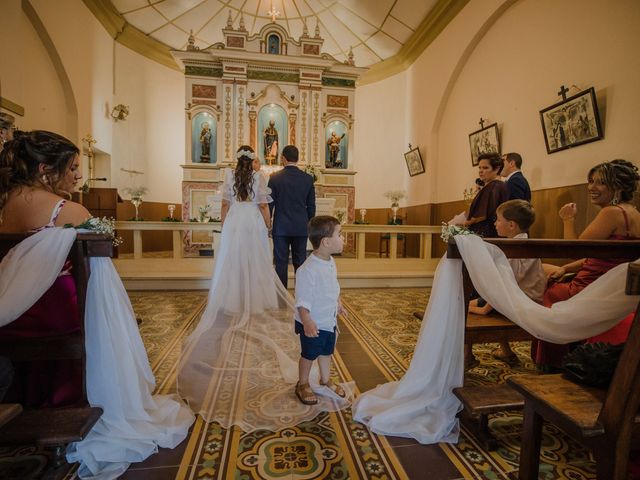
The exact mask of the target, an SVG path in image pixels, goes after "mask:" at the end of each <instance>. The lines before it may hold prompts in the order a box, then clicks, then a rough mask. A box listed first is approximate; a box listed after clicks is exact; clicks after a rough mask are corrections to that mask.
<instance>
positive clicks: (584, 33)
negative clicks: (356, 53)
mask: <svg viewBox="0 0 640 480" xmlns="http://www.w3.org/2000/svg"><path fill="white" fill-rule="evenodd" d="M638 25H640V2H638V1H636V0H613V1H610V2H602V1H600V0H563V1H562V2H557V1H554V0H519V1H514V0H471V1H470V2H469V3H468V4H467V5H466V6H465V8H464V9H463V10H462V11H461V12H460V14H458V16H456V18H455V19H454V20H453V21H452V22H451V23H450V24H449V25H448V26H447V27H446V28H445V29H444V31H443V32H442V33H441V34H440V36H439V37H438V38H437V39H436V40H435V41H434V42H433V43H432V44H431V45H430V46H429V47H428V48H427V49H426V50H425V51H424V52H423V54H422V55H421V56H420V57H419V58H418V59H417V60H416V62H414V64H413V65H412V66H411V67H410V68H409V69H408V70H407V71H406V72H405V73H404V74H400V75H396V76H395V77H392V78H389V79H386V80H383V81H381V82H377V83H376V84H372V85H366V86H364V87H360V88H359V89H358V91H357V102H356V122H357V123H358V128H359V130H358V132H359V135H358V159H359V161H358V172H359V173H358V176H357V177H356V178H357V185H358V186H359V189H358V191H357V195H356V201H357V205H358V208H360V207H387V206H388V201H387V200H386V199H384V198H383V197H381V195H380V193H384V192H385V191H386V190H389V189H391V188H395V187H396V186H397V185H404V188H405V189H406V190H407V192H408V195H409V196H408V198H407V199H406V200H405V204H407V205H417V204H423V203H431V202H446V201H453V200H461V199H462V191H463V190H464V188H465V187H468V186H470V185H472V184H473V180H474V178H475V177H476V169H475V168H473V167H472V166H471V160H470V154H469V144H468V135H469V133H471V132H473V131H474V130H476V129H478V128H479V126H478V120H479V118H480V117H483V118H487V119H489V120H491V121H496V122H498V124H499V127H500V131H501V134H502V151H503V152H507V151H518V152H519V153H521V154H522V155H523V158H524V162H525V163H524V167H523V170H524V173H525V175H526V176H527V177H528V178H529V181H530V183H531V186H532V188H534V189H542V188H551V187H559V186H566V185H573V184H576V183H582V182H584V181H585V175H586V172H587V170H588V168H589V167H591V166H592V165H594V164H596V163H599V162H602V161H605V160H610V159H612V158H616V157H622V158H626V159H628V160H631V161H635V162H636V163H638V164H640V143H639V142H638V141H637V140H636V138H635V130H636V129H637V114H636V110H637V108H638V106H640V89H638V85H640V55H639V54H638V46H640V28H638ZM401 75H405V76H406V78H405V81H404V84H403V85H401V84H399V83H398V80H397V77H400V76H401ZM562 84H564V85H567V86H571V85H573V84H575V85H577V86H578V87H579V88H588V87H591V86H594V87H595V88H596V93H597V95H598V103H599V107H600V114H601V119H602V121H603V125H604V133H605V139H604V140H602V141H598V142H593V143H590V144H587V145H583V146H580V147H577V148H574V149H570V150H566V151H562V152H558V153H555V154H552V155H548V154H547V153H546V149H545V144H544V139H543V136H542V129H541V126H540V119H539V113H538V112H539V110H540V109H542V108H544V107H546V106H549V105H551V104H553V103H555V102H556V101H557V100H558V97H557V95H556V92H557V91H558V90H559V87H560V85H562ZM402 87H405V88H404V89H403V88H402ZM361 91H362V92H363V93H364V94H362V95H361ZM574 92H577V90H575V89H573V90H572V92H571V93H574ZM376 112H377V113H376ZM390 119H393V120H390ZM403 121H404V122H405V125H404V126H402V125H395V123H399V122H403ZM391 123H394V125H393V127H391V126H390V124H391ZM381 130H382V131H384V134H385V142H386V143H387V144H388V145H390V147H389V148H388V149H387V150H385V162H384V166H382V167H381V165H380V164H381V159H380V157H376V156H374V155H373V153H374V150H375V149H374V148H373V145H375V144H377V142H378V139H379V138H380V136H381V134H380V132H381ZM408 142H411V143H412V144H413V145H414V146H419V147H420V150H421V152H422V155H423V158H424V159H425V164H426V174H424V175H418V176H415V177H409V176H408V173H407V170H406V166H405V164H404V160H403V158H402V155H401V154H402V152H404V151H406V150H405V149H406V146H407V145H406V144H407V143H408ZM361 148H362V149H363V150H360V149H361Z"/></svg>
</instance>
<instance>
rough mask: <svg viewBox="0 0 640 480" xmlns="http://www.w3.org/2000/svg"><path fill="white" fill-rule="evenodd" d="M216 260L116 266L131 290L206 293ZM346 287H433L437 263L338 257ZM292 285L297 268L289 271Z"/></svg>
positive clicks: (148, 261)
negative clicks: (200, 291)
mask: <svg viewBox="0 0 640 480" xmlns="http://www.w3.org/2000/svg"><path fill="white" fill-rule="evenodd" d="M214 261H215V259H211V258H206V257H205V258H181V259H172V258H142V259H138V260H132V259H119V258H117V259H114V260H113V263H114V265H115V267H116V270H117V271H118V273H119V274H120V277H121V278H122V281H123V283H124V286H125V288H127V289H128V290H206V289H208V288H209V284H210V280H211V274H212V272H213V265H214ZM336 264H337V267H338V279H339V281H340V285H341V287H342V288H402V287H429V286H431V284H432V281H433V274H434V272H435V268H436V261H434V260H421V259H417V258H416V259H412V258H403V259H395V260H389V259H367V260H364V261H362V260H360V261H359V260H356V259H354V258H340V257H337V258H336ZM289 279H290V282H289V286H290V287H291V286H292V285H293V268H292V267H290V268H289Z"/></svg>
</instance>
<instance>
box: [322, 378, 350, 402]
mask: <svg viewBox="0 0 640 480" xmlns="http://www.w3.org/2000/svg"><path fill="white" fill-rule="evenodd" d="M320 385H322V386H323V387H327V388H328V389H330V390H331V391H332V392H333V393H335V394H336V395H338V396H339V397H340V398H345V397H346V396H347V394H346V393H345V391H344V389H343V388H342V387H341V386H340V385H338V384H337V383H333V380H331V379H329V381H328V382H327V383H322V382H320Z"/></svg>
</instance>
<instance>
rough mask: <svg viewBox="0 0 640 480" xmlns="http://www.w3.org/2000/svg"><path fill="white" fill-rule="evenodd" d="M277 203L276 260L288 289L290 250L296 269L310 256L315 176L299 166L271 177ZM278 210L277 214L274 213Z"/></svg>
mask: <svg viewBox="0 0 640 480" xmlns="http://www.w3.org/2000/svg"><path fill="white" fill-rule="evenodd" d="M269 188H271V197H272V198H273V203H270V204H269V207H270V208H271V211H272V215H273V230H272V232H271V236H272V237H273V259H274V263H275V267H276V273H277V274H278V277H279V278H280V280H281V281H282V284H283V285H284V286H285V288H286V286H287V269H288V265H289V247H291V260H292V262H293V268H294V270H297V269H298V267H299V266H300V265H302V264H303V263H304V261H305V259H306V256H307V223H308V222H309V220H310V219H311V218H312V217H314V216H315V214H316V192H315V189H314V187H313V177H312V176H311V175H309V174H307V173H305V172H303V171H302V170H300V169H299V168H298V167H296V166H295V165H287V166H286V167H284V168H283V169H282V170H280V171H279V172H276V173H274V174H273V175H271V177H270V178H269ZM274 209H275V212H273V210H274Z"/></svg>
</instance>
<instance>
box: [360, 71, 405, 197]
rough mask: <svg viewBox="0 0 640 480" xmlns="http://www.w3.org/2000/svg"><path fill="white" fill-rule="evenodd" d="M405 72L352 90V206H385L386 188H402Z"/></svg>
mask: <svg viewBox="0 0 640 480" xmlns="http://www.w3.org/2000/svg"><path fill="white" fill-rule="evenodd" d="M406 92H407V72H402V73H399V74H397V75H394V76H393V77H391V78H388V79H385V80H384V81H382V82H376V83H372V84H369V85H364V86H362V87H358V88H357V89H356V99H355V122H354V124H353V129H354V130H355V131H354V136H353V137H354V139H355V141H356V142H357V143H356V145H355V149H354V156H353V157H352V158H351V159H350V160H349V165H350V168H353V169H354V170H356V171H357V172H358V174H357V175H356V177H355V186H356V208H357V209H358V208H362V207H367V208H376V207H388V206H389V204H390V201H389V200H388V199H386V198H385V197H384V193H385V192H387V191H389V190H400V189H402V188H403V181H404V179H403V174H402V170H399V169H400V168H402V169H404V170H405V171H406V167H405V166H404V157H403V155H402V154H403V152H405V151H407V148H406V147H407V143H408V142H410V141H411V140H410V139H407V134H406V130H407V128H406V125H407V119H406V115H407V107H406V100H407V98H408V97H407V94H406Z"/></svg>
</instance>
